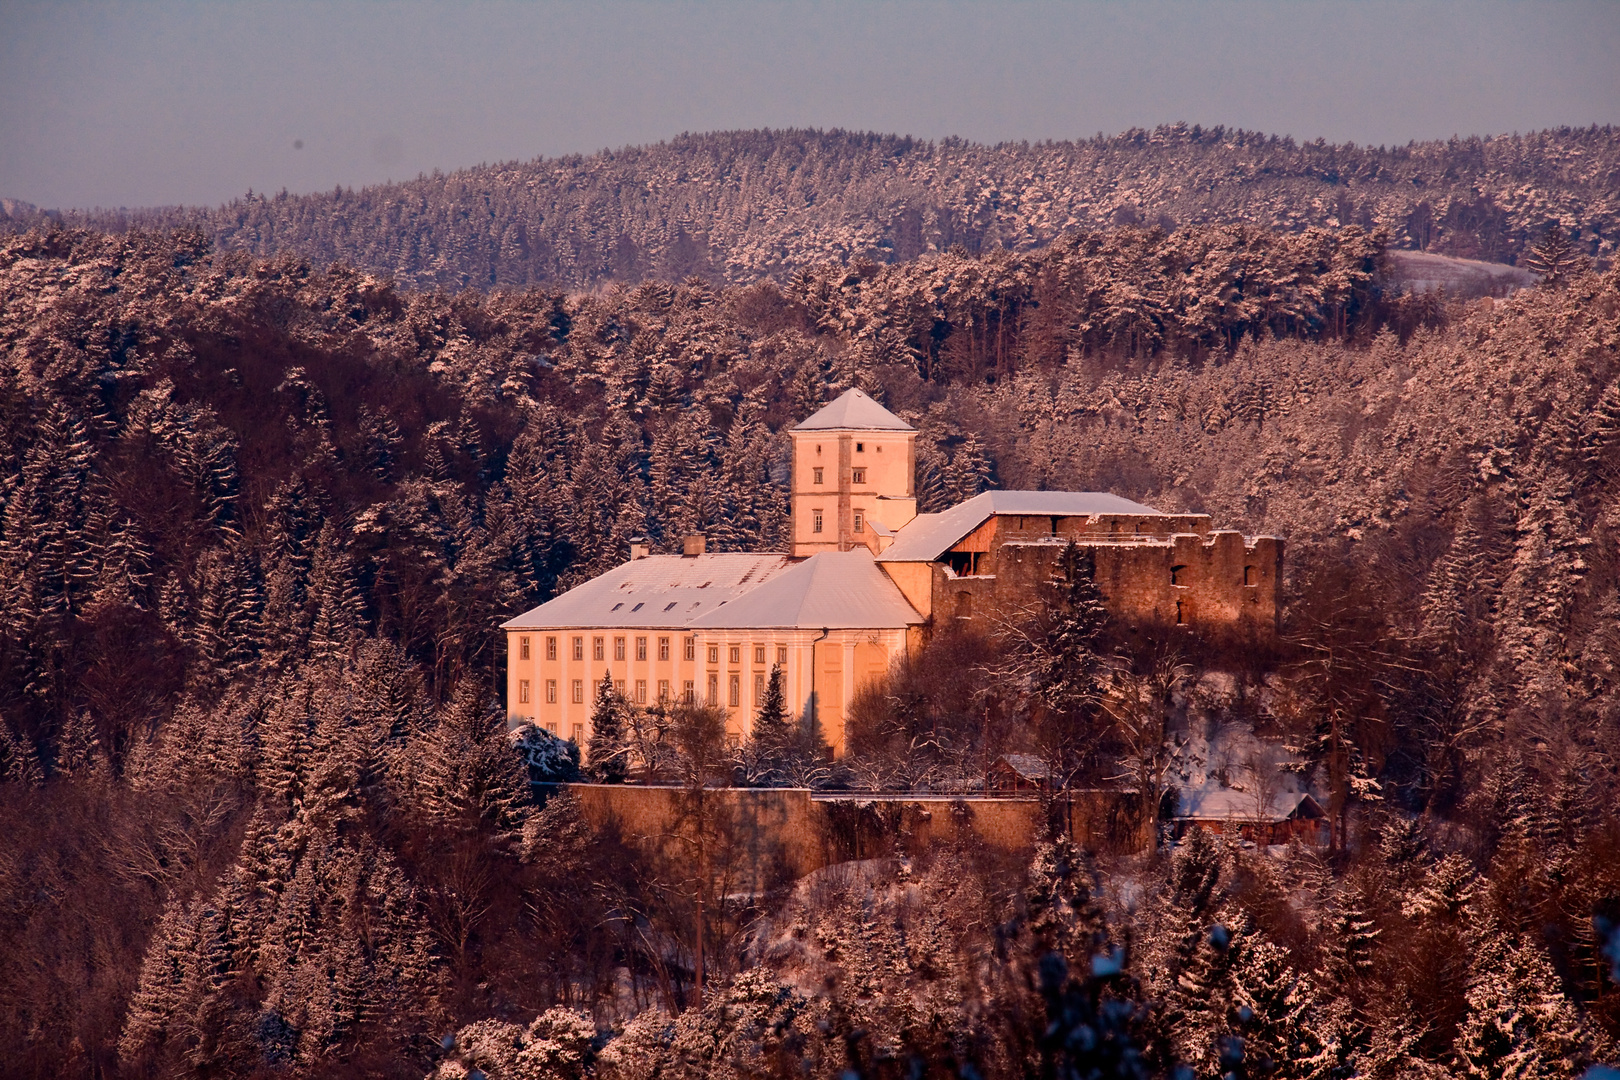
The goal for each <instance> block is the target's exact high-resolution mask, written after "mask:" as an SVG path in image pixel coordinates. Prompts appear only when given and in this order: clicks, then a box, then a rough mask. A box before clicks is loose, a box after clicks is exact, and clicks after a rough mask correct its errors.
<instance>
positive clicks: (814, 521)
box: [810, 510, 821, 533]
mask: <svg viewBox="0 0 1620 1080" xmlns="http://www.w3.org/2000/svg"><path fill="white" fill-rule="evenodd" d="M810 531H811V532H813V533H818V532H820V531H821V511H820V510H812V511H810Z"/></svg>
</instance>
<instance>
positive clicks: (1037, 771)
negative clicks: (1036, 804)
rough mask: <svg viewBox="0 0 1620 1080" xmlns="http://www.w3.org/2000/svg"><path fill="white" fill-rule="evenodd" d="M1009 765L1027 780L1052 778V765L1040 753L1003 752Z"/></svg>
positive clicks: (1003, 757)
mask: <svg viewBox="0 0 1620 1080" xmlns="http://www.w3.org/2000/svg"><path fill="white" fill-rule="evenodd" d="M1001 760H1002V761H1004V762H1006V763H1007V767H1008V768H1009V769H1011V770H1012V771H1013V772H1015V773H1017V774H1018V775H1019V776H1022V777H1023V778H1024V779H1025V780H1050V779H1051V778H1052V767H1051V766H1050V765H1048V764H1047V763H1046V761H1045V759H1043V758H1041V757H1040V756H1039V755H1038V754H1002V755H1001Z"/></svg>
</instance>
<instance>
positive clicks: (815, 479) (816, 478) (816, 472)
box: [810, 469, 822, 484]
mask: <svg viewBox="0 0 1620 1080" xmlns="http://www.w3.org/2000/svg"><path fill="white" fill-rule="evenodd" d="M810 476H811V479H810V482H811V483H812V484H819V483H821V482H822V480H821V470H820V469H811V470H810Z"/></svg>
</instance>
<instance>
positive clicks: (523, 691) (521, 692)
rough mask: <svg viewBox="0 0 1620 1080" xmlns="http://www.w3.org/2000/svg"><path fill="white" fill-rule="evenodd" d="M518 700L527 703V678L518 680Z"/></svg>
mask: <svg viewBox="0 0 1620 1080" xmlns="http://www.w3.org/2000/svg"><path fill="white" fill-rule="evenodd" d="M518 700H519V701H521V702H525V703H527V702H528V700H529V680H528V679H519V680H518Z"/></svg>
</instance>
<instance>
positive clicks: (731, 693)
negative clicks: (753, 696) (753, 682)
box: [726, 675, 742, 709]
mask: <svg viewBox="0 0 1620 1080" xmlns="http://www.w3.org/2000/svg"><path fill="white" fill-rule="evenodd" d="M726 691H727V693H726V704H727V705H729V706H731V707H732V708H733V709H735V708H736V707H737V706H739V705H741V704H742V676H740V675H733V676H731V679H730V680H729V685H728V686H727V687H726Z"/></svg>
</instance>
